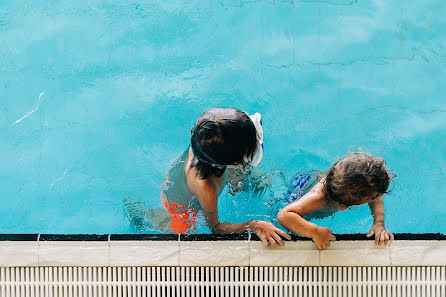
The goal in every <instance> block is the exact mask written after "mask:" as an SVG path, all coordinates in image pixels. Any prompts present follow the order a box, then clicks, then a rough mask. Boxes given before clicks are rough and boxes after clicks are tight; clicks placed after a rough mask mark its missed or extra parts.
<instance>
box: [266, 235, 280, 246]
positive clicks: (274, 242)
mask: <svg viewBox="0 0 446 297" xmlns="http://www.w3.org/2000/svg"><path fill="white" fill-rule="evenodd" d="M268 241H269V244H270V245H272V246H279V245H278V244H277V242H276V241H275V240H274V238H272V237H271V236H270V237H268Z"/></svg>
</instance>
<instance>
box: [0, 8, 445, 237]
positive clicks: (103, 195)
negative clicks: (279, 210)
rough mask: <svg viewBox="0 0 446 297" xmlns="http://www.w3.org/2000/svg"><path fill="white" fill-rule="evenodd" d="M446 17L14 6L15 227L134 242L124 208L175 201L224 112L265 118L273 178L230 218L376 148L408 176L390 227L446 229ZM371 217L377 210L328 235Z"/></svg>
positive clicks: (6, 121) (6, 71) (10, 85)
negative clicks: (200, 122)
mask: <svg viewBox="0 0 446 297" xmlns="http://www.w3.org/2000/svg"><path fill="white" fill-rule="evenodd" d="M445 6H446V5H445V4H444V3H443V2H441V1H439V0H437V1H423V2H415V1H411V2H410V3H401V2H400V1H390V2H389V1H370V2H361V1H359V2H357V1H350V0H345V1H331V0H327V1H311V0H307V1H242V0H240V1H219V2H214V1H209V2H206V3H203V2H202V1H168V3H167V2H166V1H121V2H120V3H114V4H110V3H106V2H104V1H76V2H75V3H54V2H51V3H47V2H46V1H29V0H27V1H14V2H11V1H8V2H1V3H0V54H1V57H2V58H1V59H0V82H1V85H0V88H1V91H0V99H1V102H2V104H1V105H0V135H1V137H0V164H1V166H0V189H1V192H0V193H1V201H2V208H1V209H0V233H133V232H136V231H135V230H134V229H133V228H132V226H131V225H130V223H129V221H128V219H127V218H126V217H125V211H124V207H123V200H124V199H125V198H126V197H131V198H132V199H133V200H134V201H140V202H143V203H145V205H146V206H147V207H149V206H151V207H160V193H159V192H160V189H159V187H160V185H161V184H162V183H163V181H164V175H165V174H166V172H167V170H168V169H169V165H170V163H171V162H172V160H174V159H175V158H176V156H177V155H179V154H181V153H182V152H183V151H184V149H185V148H186V147H187V145H188V141H189V137H190V132H189V131H190V128H191V127H192V125H193V123H194V121H195V119H196V117H197V116H198V115H199V114H200V113H201V112H203V111H204V110H205V109H207V108H209V107H213V106H233V107H237V108H239V109H241V110H246V111H248V112H255V111H258V112H260V113H262V115H263V120H264V127H265V157H264V161H263V162H262V164H263V169H264V170H265V171H266V172H268V173H270V174H271V175H272V187H271V188H270V190H268V191H267V193H265V194H264V195H263V196H262V198H261V199H258V197H256V196H253V195H252V194H249V193H248V194H243V195H239V196H236V197H234V198H233V197H232V196H230V195H228V194H224V195H223V196H222V197H221V198H220V202H219V203H220V209H221V211H220V216H221V218H222V219H223V220H231V221H243V220H246V219H253V218H266V219H269V218H271V213H273V212H272V211H271V208H272V207H271V203H270V202H271V200H273V199H275V198H277V199H281V197H282V196H283V192H284V188H283V183H284V181H286V180H287V179H289V178H290V177H291V176H292V175H293V174H294V173H295V172H296V171H298V170H304V169H311V170H326V169H328V168H329V166H330V164H331V163H332V162H333V161H335V160H336V159H337V158H340V157H342V156H344V155H345V154H346V153H347V151H349V150H353V149H356V148H358V147H362V148H363V149H364V150H367V151H369V152H371V153H373V154H375V155H378V156H382V157H384V158H385V159H386V161H387V164H388V167H389V168H390V169H392V170H394V171H395V172H396V174H397V175H398V177H397V179H396V184H395V188H394V190H393V192H392V193H391V194H390V195H388V196H387V197H386V198H385V205H386V211H387V216H386V224H387V227H388V228H389V230H390V231H392V232H410V233H423V232H442V233H445V232H446V203H445V202H444V198H443V196H444V193H446V182H445V177H446V154H445V153H446V129H445V128H446V102H445V100H444V99H443V98H442V97H443V96H442V95H443V94H444V80H445V78H446V73H445V70H444V69H445V68H444V65H445V61H446V60H445V55H444V47H445V45H446V35H445V33H444V32H446V31H445V30H444V29H445V26H446V21H445V20H444V18H443V16H444V12H445ZM254 198H255V199H254ZM371 222H372V218H371V216H370V214H369V211H368V209H367V207H366V206H363V207H361V208H360V209H358V210H356V211H347V212H342V213H338V214H336V215H335V217H334V218H327V219H324V220H322V221H321V222H320V224H322V225H324V226H328V227H330V228H332V229H333V231H334V232H335V233H367V231H368V229H369V228H370V226H371ZM148 232H150V231H148ZM197 232H200V233H201V232H209V231H208V230H207V228H206V227H204V226H202V227H200V228H198V230H197Z"/></svg>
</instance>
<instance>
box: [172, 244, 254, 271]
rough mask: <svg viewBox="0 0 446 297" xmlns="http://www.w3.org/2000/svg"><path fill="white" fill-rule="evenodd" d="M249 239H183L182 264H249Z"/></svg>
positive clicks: (181, 248)
mask: <svg viewBox="0 0 446 297" xmlns="http://www.w3.org/2000/svg"><path fill="white" fill-rule="evenodd" d="M248 244H249V242H248V241H181V242H180V265H181V266H247V265H249V246H248Z"/></svg>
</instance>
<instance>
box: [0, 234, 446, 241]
mask: <svg viewBox="0 0 446 297" xmlns="http://www.w3.org/2000/svg"><path fill="white" fill-rule="evenodd" d="M333 235H334V236H335V237H336V240H338V241H341V240H342V241H365V240H366V241H373V240H374V238H368V237H366V235H365V234H363V233H353V234H333ZM394 236H395V240H411V241H420V240H424V241H425V240H446V234H442V233H396V234H394ZM239 240H240V241H246V240H250V241H260V239H259V238H258V237H257V236H256V235H255V234H251V233H242V234H37V233H36V234H0V242H1V241H239ZM291 241H311V239H310V238H307V237H302V236H298V235H294V234H291Z"/></svg>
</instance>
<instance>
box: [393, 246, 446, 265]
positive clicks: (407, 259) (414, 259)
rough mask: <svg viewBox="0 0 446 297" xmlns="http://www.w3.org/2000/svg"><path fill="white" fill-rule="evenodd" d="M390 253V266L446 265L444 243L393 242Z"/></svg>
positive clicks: (445, 247)
mask: <svg viewBox="0 0 446 297" xmlns="http://www.w3.org/2000/svg"><path fill="white" fill-rule="evenodd" d="M390 253H391V261H392V266H412V265H413V266H420V265H421V266H425V265H434V266H438V265H446V242H445V241H403V240H401V241H395V242H393V243H392V246H391V252H390Z"/></svg>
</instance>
